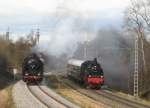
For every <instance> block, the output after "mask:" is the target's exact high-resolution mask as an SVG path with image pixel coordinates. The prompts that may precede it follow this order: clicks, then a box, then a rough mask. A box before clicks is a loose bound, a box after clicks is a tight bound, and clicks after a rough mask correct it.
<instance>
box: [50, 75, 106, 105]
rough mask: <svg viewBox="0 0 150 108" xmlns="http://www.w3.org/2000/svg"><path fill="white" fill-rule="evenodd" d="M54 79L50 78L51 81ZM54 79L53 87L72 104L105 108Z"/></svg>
mask: <svg viewBox="0 0 150 108" xmlns="http://www.w3.org/2000/svg"><path fill="white" fill-rule="evenodd" d="M51 78H52V77H50V79H51ZM54 78H56V77H53V78H52V80H51V82H53V83H51V84H53V85H52V87H53V88H54V89H55V90H56V91H57V92H58V93H59V94H60V95H62V96H63V97H65V98H66V99H68V100H70V101H71V102H73V103H75V104H77V105H79V106H81V107H83V108H104V105H103V104H101V103H99V102H97V101H95V100H93V99H92V98H89V97H87V96H85V95H83V94H80V93H79V92H77V91H76V90H74V89H72V88H70V87H69V86H67V85H64V84H63V83H60V82H59V81H58V79H57V78H56V79H55V80H54Z"/></svg>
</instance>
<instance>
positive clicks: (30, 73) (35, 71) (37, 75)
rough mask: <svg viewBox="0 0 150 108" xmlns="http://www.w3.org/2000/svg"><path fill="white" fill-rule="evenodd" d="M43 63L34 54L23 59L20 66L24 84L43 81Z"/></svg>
mask: <svg viewBox="0 0 150 108" xmlns="http://www.w3.org/2000/svg"><path fill="white" fill-rule="evenodd" d="M43 71H44V67H43V62H42V61H41V60H40V58H39V57H38V56H37V55H36V54H34V53H33V54H31V55H29V56H28V57H26V58H25V59H24V62H23V64H22V78H23V81H25V82H31V81H32V82H41V81H42V79H43Z"/></svg>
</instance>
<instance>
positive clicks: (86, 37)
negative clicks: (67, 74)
mask: <svg viewBox="0 0 150 108" xmlns="http://www.w3.org/2000/svg"><path fill="white" fill-rule="evenodd" d="M89 41H90V39H89V38H88V36H87V32H85V34H84V60H86V59H87V47H88V42H89Z"/></svg>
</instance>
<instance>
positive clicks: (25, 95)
mask: <svg viewBox="0 0 150 108" xmlns="http://www.w3.org/2000/svg"><path fill="white" fill-rule="evenodd" d="M12 95H13V100H14V102H15V104H16V107H17V108H47V107H46V106H45V105H43V104H42V103H41V102H40V101H38V100H37V99H36V98H35V97H34V96H33V95H32V94H31V93H30V92H29V90H28V88H27V86H26V84H25V83H24V82H23V81H19V82H17V83H16V84H15V85H14V87H13V94H12Z"/></svg>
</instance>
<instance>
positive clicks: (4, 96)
mask: <svg viewBox="0 0 150 108" xmlns="http://www.w3.org/2000/svg"><path fill="white" fill-rule="evenodd" d="M7 100H8V93H7V92H6V90H1V91H0V106H1V107H3V108H7Z"/></svg>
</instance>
